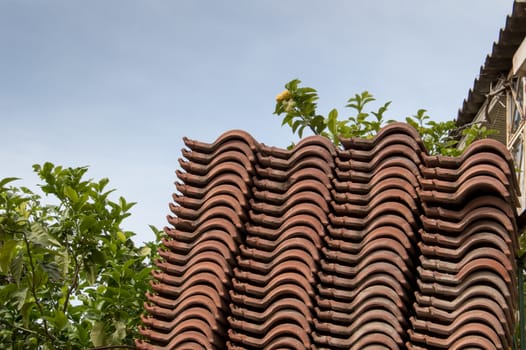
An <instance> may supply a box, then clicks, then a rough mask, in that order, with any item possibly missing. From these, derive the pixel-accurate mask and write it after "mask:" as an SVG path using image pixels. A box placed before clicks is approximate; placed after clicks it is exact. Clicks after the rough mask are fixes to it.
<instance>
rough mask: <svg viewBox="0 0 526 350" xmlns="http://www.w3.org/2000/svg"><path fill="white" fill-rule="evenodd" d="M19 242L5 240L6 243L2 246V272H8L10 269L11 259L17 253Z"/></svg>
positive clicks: (0, 251) (0, 250)
mask: <svg viewBox="0 0 526 350" xmlns="http://www.w3.org/2000/svg"><path fill="white" fill-rule="evenodd" d="M17 243H18V242H17V241H16V240H14V239H12V240H9V241H6V242H4V245H3V246H2V247H0V272H2V273H5V274H7V272H8V271H9V266H10V265H11V261H12V259H13V258H14V257H15V255H16V253H17V250H16V249H15V248H16V246H17Z"/></svg>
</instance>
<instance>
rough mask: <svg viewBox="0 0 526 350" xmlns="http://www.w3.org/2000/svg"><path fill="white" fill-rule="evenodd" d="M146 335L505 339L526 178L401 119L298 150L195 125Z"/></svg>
mask: <svg viewBox="0 0 526 350" xmlns="http://www.w3.org/2000/svg"><path fill="white" fill-rule="evenodd" d="M185 144H186V146H187V147H188V148H189V150H183V156H184V157H185V158H186V160H185V161H181V162H180V165H181V168H182V169H184V172H180V171H178V172H177V175H178V177H179V179H180V180H181V181H182V183H177V184H176V187H177V190H178V191H179V193H180V194H178V195H174V201H175V203H176V204H174V205H171V211H172V213H173V214H174V216H173V217H172V216H170V217H169V222H170V224H171V225H172V227H171V228H167V229H166V233H167V235H168V238H167V239H165V240H164V241H163V246H162V249H161V250H160V255H161V258H162V259H161V260H159V261H157V262H156V264H157V266H158V268H159V271H157V272H154V277H155V281H156V282H155V283H153V290H154V291H155V294H149V295H148V300H149V302H148V303H147V304H146V305H145V308H146V311H147V313H148V316H145V317H143V325H144V327H142V328H141V333H142V334H143V336H144V338H145V339H144V340H138V341H137V342H136V343H137V347H138V348H139V349H179V348H193V349H227V348H228V349H259V348H261V349H263V348H264V349H278V348H288V349H307V348H312V349H343V348H348V349H367V348H382V349H403V348H408V349H424V348H425V349H450V348H451V349H453V348H457V349H460V348H463V347H466V346H468V347H469V346H470V345H474V344H476V345H477V346H478V348H484V349H494V348H497V349H501V348H502V349H504V348H508V347H509V346H510V344H511V336H512V334H513V329H514V325H515V315H514V311H515V310H516V302H515V297H516V282H515V277H514V276H515V274H516V265H515V256H516V252H517V237H516V234H517V228H516V223H515V211H514V200H515V199H516V196H517V193H516V192H517V191H516V188H517V184H516V180H515V175H514V172H513V165H512V163H511V159H510V157H509V154H508V153H507V151H506V150H505V149H504V147H503V146H502V145H500V144H498V143H497V142H493V141H484V142H478V143H476V144H474V145H473V146H472V147H470V148H469V150H468V151H466V152H465V154H464V156H462V157H461V158H449V157H441V156H439V157H431V156H428V155H427V154H426V152H425V148H424V146H423V144H422V142H421V141H420V140H419V138H418V135H417V133H416V131H415V130H414V129H412V128H410V127H409V126H407V125H405V124H399V123H394V124H391V125H389V126H388V127H386V128H384V129H383V130H382V131H381V132H380V133H379V134H378V135H377V136H376V137H375V138H374V139H370V140H363V139H349V140H343V141H342V144H343V148H342V149H337V148H335V147H334V146H333V145H332V144H331V143H330V142H329V141H328V140H327V139H325V138H322V137H309V138H306V139H304V140H303V141H301V142H300V143H299V144H298V145H296V147H295V148H294V149H292V150H290V151H288V150H284V149H280V148H274V147H267V146H265V145H263V144H260V143H257V142H256V141H255V140H254V139H253V138H252V137H251V136H250V135H248V134H246V133H244V132H242V131H231V132H228V133H225V134H223V135H222V136H221V137H220V138H219V139H217V140H216V141H215V142H214V143H211V144H206V143H201V142H197V141H191V140H188V139H185Z"/></svg>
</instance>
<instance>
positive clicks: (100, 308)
mask: <svg viewBox="0 0 526 350" xmlns="http://www.w3.org/2000/svg"><path fill="white" fill-rule="evenodd" d="M34 171H35V172H36V173H37V174H38V176H39V177H40V179H41V180H42V181H43V183H42V184H41V185H40V188H41V190H42V192H43V193H44V194H45V195H46V196H49V198H47V199H48V200H47V201H46V202H53V203H54V204H45V203H44V198H42V196H41V195H39V194H37V193H34V192H32V191H31V190H29V189H28V188H26V187H22V186H20V187H14V186H11V183H12V182H13V181H15V180H16V179H15V178H6V179H3V180H0V301H1V302H0V344H2V345H1V346H6V347H8V348H12V349H86V348H90V347H101V346H106V345H118V344H132V343H133V338H134V337H136V336H137V330H136V329H137V324H138V323H139V320H140V317H139V316H140V313H141V312H142V310H143V306H142V302H143V300H144V294H145V292H146V288H147V285H148V283H146V281H147V280H148V279H149V276H150V270H151V268H150V267H149V266H150V261H151V260H152V259H153V258H154V254H155V251H156V249H155V244H154V243H151V242H150V243H147V244H146V245H144V246H143V247H139V248H138V247H135V246H134V243H133V241H132V240H131V238H132V236H133V235H134V234H133V233H132V232H126V231H122V229H121V225H122V222H123V220H124V219H125V218H126V217H128V216H129V215H130V213H129V210H130V208H131V207H132V206H133V205H134V203H129V202H127V201H126V200H125V199H124V198H123V197H120V198H118V201H116V202H114V201H112V200H110V199H109V197H110V193H112V192H113V191H112V190H107V189H106V186H107V185H108V182H109V180H108V179H101V180H99V181H93V180H86V179H85V178H84V175H85V173H86V171H87V168H85V167H82V168H62V167H60V166H54V165H53V164H51V163H45V164H44V165H43V166H40V165H35V166H34ZM154 232H155V233H156V234H157V235H158V234H159V232H157V230H154Z"/></svg>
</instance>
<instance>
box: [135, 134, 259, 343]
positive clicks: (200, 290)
mask: <svg viewBox="0 0 526 350" xmlns="http://www.w3.org/2000/svg"><path fill="white" fill-rule="evenodd" d="M185 144H186V146H187V147H188V148H190V151H187V150H183V155H184V157H185V158H186V159H187V161H182V160H181V161H180V165H181V168H183V169H184V170H185V172H181V171H177V176H178V178H179V179H180V180H181V181H183V183H176V187H177V190H178V191H179V192H180V193H181V195H174V197H173V198H174V201H175V202H176V203H177V205H171V206H170V209H171V211H172V213H173V214H174V215H175V216H169V217H168V221H169V222H170V224H171V225H172V226H173V228H165V231H166V233H167V236H168V237H169V239H165V240H163V246H164V249H162V250H160V251H159V252H160V255H161V257H162V261H157V262H156V265H157V267H158V268H159V271H154V277H155V279H156V280H157V282H156V283H153V284H152V287H153V290H154V291H155V292H156V293H157V294H156V295H151V294H148V295H147V297H148V300H149V303H147V304H146V305H145V308H146V311H147V312H148V313H149V314H150V315H151V316H149V317H143V324H144V325H145V326H146V327H147V328H143V329H141V330H140V332H141V334H143V335H144V336H146V337H147V338H148V339H150V341H151V344H147V343H143V342H138V344H137V346H138V348H143V349H182V348H194V349H199V348H203V349H223V348H224V344H225V343H224V339H225V337H226V336H227V331H228V328H229V327H228V321H227V317H228V315H229V314H230V311H229V306H228V305H229V302H230V298H229V295H228V293H229V291H230V290H231V289H232V276H233V267H234V266H235V259H236V257H237V256H238V255H239V244H240V243H241V242H242V241H243V229H244V223H245V222H246V219H247V217H246V215H247V214H246V213H247V207H248V201H249V199H250V197H251V195H250V188H251V186H252V179H251V176H252V175H253V173H254V167H253V165H252V164H253V163H254V160H255V155H254V147H255V144H254V142H253V140H252V138H251V137H250V136H249V135H247V134H246V133H243V132H238V131H235V132H229V133H226V134H224V135H223V136H222V137H221V139H220V140H218V141H217V142H215V143H213V144H205V143H201V142H197V141H192V140H188V139H185Z"/></svg>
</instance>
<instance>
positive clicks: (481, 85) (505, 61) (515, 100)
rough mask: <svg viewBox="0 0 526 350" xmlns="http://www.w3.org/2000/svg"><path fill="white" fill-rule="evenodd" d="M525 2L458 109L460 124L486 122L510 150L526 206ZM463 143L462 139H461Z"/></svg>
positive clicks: (521, 1)
mask: <svg viewBox="0 0 526 350" xmlns="http://www.w3.org/2000/svg"><path fill="white" fill-rule="evenodd" d="M525 91H526V1H525V0H515V1H514V3H513V9H512V12H511V15H509V16H508V17H507V18H506V23H505V26H504V28H502V29H501V30H500V33H499V38H498V40H497V42H495V43H493V48H492V50H491V53H490V54H488V56H487V57H486V60H485V61H484V64H483V65H482V67H481V68H480V73H479V75H478V77H477V78H476V79H475V82H474V84H473V87H472V88H471V89H470V90H469V92H468V96H467V97H466V99H465V100H464V102H463V104H462V107H461V108H460V110H459V112H458V117H457V125H458V126H459V127H463V126H468V125H470V124H471V123H485V124H486V125H487V126H488V127H490V128H493V129H496V130H498V131H499V133H498V134H497V135H495V136H492V137H493V138H495V139H497V140H499V141H501V142H502V143H504V144H505V145H506V146H507V148H508V149H509V150H510V151H511V153H512V155H513V158H514V161H515V165H516V170H517V173H518V178H519V183H520V190H521V198H520V205H521V209H524V208H526V186H525V182H526V177H525V176H524V174H525V171H526V168H525V166H526V163H525V161H524V156H525V152H524V149H525V140H526V128H525V125H526V123H525V120H526V103H525V97H526V93H525ZM461 145H462V141H461Z"/></svg>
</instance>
